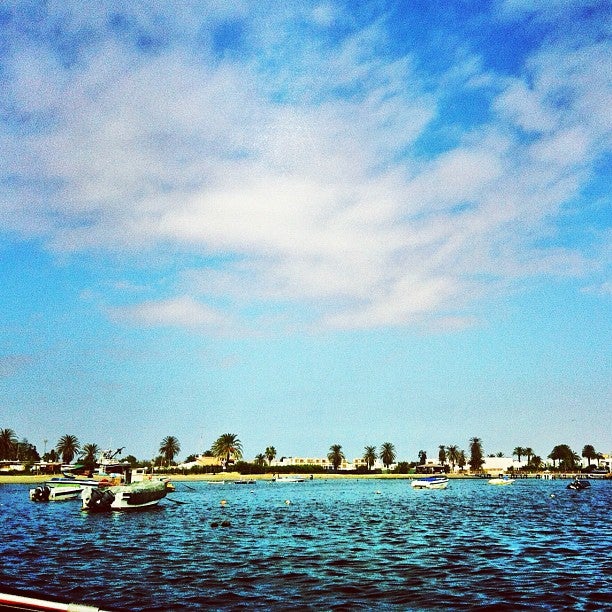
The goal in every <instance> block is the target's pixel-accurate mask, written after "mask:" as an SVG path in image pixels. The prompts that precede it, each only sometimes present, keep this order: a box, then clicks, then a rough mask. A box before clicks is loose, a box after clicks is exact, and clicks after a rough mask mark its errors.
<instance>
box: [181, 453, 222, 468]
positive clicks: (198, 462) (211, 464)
mask: <svg viewBox="0 0 612 612" xmlns="http://www.w3.org/2000/svg"><path fill="white" fill-rule="evenodd" d="M177 467H178V468H180V469H181V470H190V469H191V468H194V467H198V468H210V469H213V470H215V469H222V468H223V461H222V460H221V459H220V458H219V457H210V456H207V455H199V456H197V457H196V459H195V461H189V463H181V464H179V465H178V466H177Z"/></svg>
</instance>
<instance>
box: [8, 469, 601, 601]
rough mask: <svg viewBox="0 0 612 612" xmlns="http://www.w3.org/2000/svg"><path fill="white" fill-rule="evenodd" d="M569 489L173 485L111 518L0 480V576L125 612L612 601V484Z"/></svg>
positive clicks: (468, 483)
mask: <svg viewBox="0 0 612 612" xmlns="http://www.w3.org/2000/svg"><path fill="white" fill-rule="evenodd" d="M566 485H567V481H536V480H523V481H520V480H519V481H517V482H515V483H514V484H513V485H511V486H507V487H495V486H491V485H488V484H487V483H486V481H480V480H461V481H451V483H450V485H449V487H448V489H446V490H443V491H415V490H412V489H411V487H410V484H409V481H406V480H401V481H396V480H394V481H386V480H357V481H354V480H327V481H319V480H315V481H307V482H304V483H293V484H271V483H268V482H258V483H256V484H255V485H249V486H244V485H241V486H238V485H234V484H225V485H210V484H207V483H203V482H197V483H192V482H190V483H186V484H184V483H181V482H177V483H176V487H177V491H176V492H175V493H173V494H171V496H170V497H169V499H166V500H163V502H162V505H160V507H158V508H155V509H152V510H147V511H139V512H135V513H112V514H101V515H100V514H95V515H90V514H87V513H84V512H81V510H80V505H79V501H78V500H75V501H64V502H55V503H47V504H41V503H33V502H30V501H29V500H28V488H29V487H28V486H26V485H0V517H1V519H2V538H1V542H0V558H1V565H0V584H1V585H2V586H5V587H12V588H15V589H20V590H22V591H29V592H32V593H36V594H46V595H49V596H60V597H61V598H62V599H64V600H69V601H80V602H84V603H89V604H92V605H97V606H99V607H101V608H104V607H107V608H114V609H123V610H193V609H207V610H210V609H212V610H234V609H257V610H281V609H282V610H340V609H344V610H373V609H376V610H465V609H479V610H482V609H491V610H504V609H505V610H568V609H572V610H603V609H606V608H607V609H612V608H611V599H610V594H611V592H612V579H611V578H610V576H612V560H611V555H610V545H611V544H612V538H611V536H612V529H611V527H610V508H611V507H612V482H609V481H608V482H605V481H593V482H592V487H591V489H589V490H587V491H570V490H567V489H566ZM172 500H174V501H172ZM221 500H225V501H226V504H225V505H224V506H222V504H221ZM176 502H182V503H176ZM286 502H289V503H286ZM222 521H226V522H229V526H227V527H221V526H220V524H221V522H222ZM215 524H219V526H216V527H215V526H213V525H215Z"/></svg>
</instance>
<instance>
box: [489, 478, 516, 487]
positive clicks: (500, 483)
mask: <svg viewBox="0 0 612 612" xmlns="http://www.w3.org/2000/svg"><path fill="white" fill-rule="evenodd" d="M513 482H514V479H512V478H489V480H488V483H489V484H490V485H498V486H504V485H511V484H512V483H513Z"/></svg>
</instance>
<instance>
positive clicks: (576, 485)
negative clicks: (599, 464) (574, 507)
mask: <svg viewBox="0 0 612 612" xmlns="http://www.w3.org/2000/svg"><path fill="white" fill-rule="evenodd" d="M590 486H591V483H590V482H589V481H588V480H584V479H582V478H576V479H575V480H572V482H570V483H569V484H568V485H567V488H568V489H573V490H574V491H582V490H583V489H588V488H590Z"/></svg>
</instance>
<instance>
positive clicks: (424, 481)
mask: <svg viewBox="0 0 612 612" xmlns="http://www.w3.org/2000/svg"><path fill="white" fill-rule="evenodd" d="M411 486H412V488H413V489H446V487H447V486H448V478H447V477H446V476H428V477H427V478H417V479H415V480H413V481H412V483H411Z"/></svg>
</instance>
